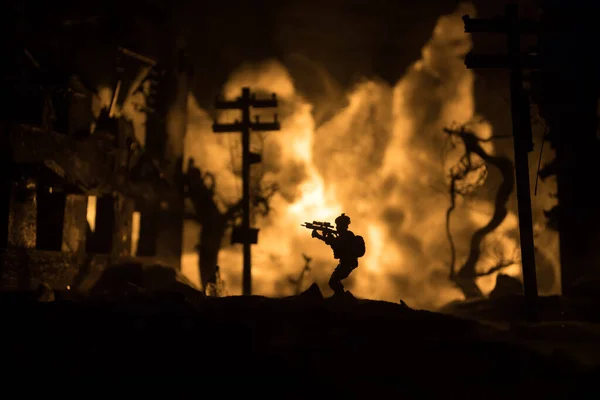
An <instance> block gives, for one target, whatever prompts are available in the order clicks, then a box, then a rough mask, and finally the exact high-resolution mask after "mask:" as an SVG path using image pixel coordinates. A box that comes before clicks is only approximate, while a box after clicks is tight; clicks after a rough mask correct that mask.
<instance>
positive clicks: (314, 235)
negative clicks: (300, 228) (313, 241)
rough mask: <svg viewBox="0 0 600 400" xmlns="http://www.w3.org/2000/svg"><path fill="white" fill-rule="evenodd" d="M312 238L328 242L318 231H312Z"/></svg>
mask: <svg viewBox="0 0 600 400" xmlns="http://www.w3.org/2000/svg"><path fill="white" fill-rule="evenodd" d="M312 237H314V238H317V239H319V240H323V241H325V240H326V239H325V237H324V236H323V235H320V234H319V232H317V231H316V229H315V230H313V231H312Z"/></svg>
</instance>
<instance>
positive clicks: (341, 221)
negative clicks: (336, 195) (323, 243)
mask: <svg viewBox="0 0 600 400" xmlns="http://www.w3.org/2000/svg"><path fill="white" fill-rule="evenodd" d="M335 224H336V225H340V226H346V227H347V226H348V225H350V217H349V216H347V215H346V214H343V213H342V215H340V216H339V217H337V218H336V219H335Z"/></svg>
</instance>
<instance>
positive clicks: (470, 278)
mask: <svg viewBox="0 0 600 400" xmlns="http://www.w3.org/2000/svg"><path fill="white" fill-rule="evenodd" d="M444 131H445V132H446V133H448V134H449V135H454V136H455V137H458V138H460V139H461V140H462V142H463V143H464V145H465V155H463V157H462V158H461V161H460V162H459V165H458V168H457V169H455V170H454V171H451V174H453V175H452V176H453V179H455V180H456V181H457V180H458V179H459V178H461V177H466V175H467V174H468V173H469V171H473V168H474V167H473V163H472V161H471V155H477V156H479V158H481V160H483V162H484V163H486V164H490V165H493V166H495V167H496V168H498V169H499V170H500V173H501V174H502V178H503V179H502V182H501V184H500V187H499V188H498V192H497V194H496V199H495V201H494V213H493V215H492V217H491V219H490V221H489V222H488V223H487V224H486V225H485V226H483V227H482V228H480V229H478V230H477V231H475V233H474V234H473V236H472V237H471V243H470V251H469V256H468V257H467V260H466V261H465V263H464V264H463V265H462V267H461V268H460V270H459V272H458V274H454V268H455V267H454V266H451V270H450V271H451V277H452V278H453V280H454V282H455V283H456V284H457V285H458V286H459V287H460V289H461V290H462V291H463V293H464V294H465V297H467V298H470V297H481V296H482V292H481V289H479V287H478V286H477V284H476V283H475V278H476V277H477V276H478V274H477V271H476V265H477V262H478V261H479V259H480V257H481V245H482V242H483V240H484V238H485V237H486V236H487V235H488V234H489V233H491V232H493V231H494V230H495V229H496V228H498V227H499V226H500V225H501V224H502V222H503V221H504V219H505V218H506V215H507V214H508V209H507V203H508V199H509V197H510V195H511V193H512V191H513V188H514V175H513V164H512V161H511V160H510V159H508V158H506V157H502V156H491V155H489V154H488V153H486V152H485V150H484V149H483V148H482V147H481V145H480V143H481V142H482V140H481V139H480V138H478V137H477V136H476V135H475V134H474V133H473V132H470V131H468V130H467V129H466V128H465V127H464V126H463V127H460V128H458V129H449V128H446V129H444ZM451 190H453V191H454V192H455V193H456V186H455V187H454V188H453V189H451ZM451 207H452V209H454V208H453V205H452V204H451ZM450 211H452V210H450ZM446 224H447V233H448V234H449V215H448V213H447V216H446ZM452 245H453V243H452V242H451V247H452ZM452 260H453V261H454V260H455V256H453V258H452ZM503 268H504V267H503Z"/></svg>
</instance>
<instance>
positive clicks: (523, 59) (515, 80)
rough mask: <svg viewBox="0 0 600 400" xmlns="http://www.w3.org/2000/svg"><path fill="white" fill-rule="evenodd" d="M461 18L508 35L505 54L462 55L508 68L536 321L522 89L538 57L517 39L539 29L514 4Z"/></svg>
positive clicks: (472, 26)
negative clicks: (498, 12)
mask: <svg viewBox="0 0 600 400" xmlns="http://www.w3.org/2000/svg"><path fill="white" fill-rule="evenodd" d="M463 21H464V23H465V32H466V33H476V32H477V33H480V32H481V33H501V34H505V35H506V38H507V45H508V55H475V54H468V55H467V57H466V58H465V65H466V66H467V68H469V69H474V68H508V69H509V70H510V103H511V114H512V130H513V143H514V153H515V172H516V177H517V206H518V212H519V236H520V239H521V263H522V268H523V286H524V292H525V293H524V294H525V301H526V306H527V315H528V318H529V319H530V320H535V319H537V303H538V290H537V276H536V268H535V247H534V240H533V221H532V220H533V217H532V211H531V192H530V183H529V160H528V153H529V152H531V151H533V137H532V133H531V122H530V113H529V102H528V100H527V97H526V95H525V90H524V88H523V74H522V69H523V68H538V67H539V59H538V58H537V56H531V55H522V54H521V49H520V47H521V40H520V39H521V34H525V33H529V34H531V33H537V32H539V26H538V24H537V23H536V22H535V21H528V20H522V21H520V20H519V18H518V8H517V5H516V4H508V5H506V14H505V16H504V17H498V18H494V19H471V18H469V16H468V15H465V16H464V17H463Z"/></svg>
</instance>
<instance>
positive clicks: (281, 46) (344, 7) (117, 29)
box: [5, 0, 534, 103]
mask: <svg viewBox="0 0 600 400" xmlns="http://www.w3.org/2000/svg"><path fill="white" fill-rule="evenodd" d="M521 2H522V3H523V2H525V3H534V0H521ZM92 3H93V4H92ZM175 3H176V2H171V1H158V0H157V1H151V0H144V1H127V0H126V1H114V0H111V1H104V2H102V1H99V2H79V1H72V0H69V1H65V0H60V1H57V2H38V1H35V2H34V1H31V0H25V1H19V2H15V4H14V5H13V6H12V7H13V10H12V12H13V13H14V14H13V15H15V16H16V18H14V19H13V22H16V25H17V26H16V27H11V24H10V23H9V24H7V26H5V28H8V29H7V33H8V35H9V36H10V35H12V36H13V37H15V38H16V39H20V40H22V41H23V42H25V43H27V44H28V46H29V47H30V48H33V49H35V51H36V53H35V54H36V56H37V57H39V58H40V59H41V60H45V59H48V60H50V59H54V62H65V61H64V60H67V59H68V60H69V62H73V63H74V68H76V69H78V70H80V71H81V70H85V72H84V74H87V75H88V76H89V78H88V79H89V80H90V82H92V83H93V84H96V83H97V82H98V81H99V80H102V79H104V78H106V77H107V76H109V75H110V74H111V73H112V69H113V66H112V62H113V61H114V50H113V49H114V48H115V47H116V46H117V45H119V44H120V45H125V46H129V47H131V48H133V49H135V50H137V51H139V52H142V53H145V54H148V55H151V56H155V57H159V58H167V57H168V56H169V54H168V51H169V50H171V49H172V48H173V44H172V43H173V37H174V35H175V32H177V31H179V32H181V33H183V34H184V36H185V37H186V40H187V42H188V43H187V44H188V49H189V52H190V55H191V56H192V60H193V63H194V65H195V72H196V87H195V93H196V95H197V97H199V100H200V101H201V103H204V102H209V101H212V99H213V98H214V95H215V94H216V92H218V91H219V88H220V87H221V85H222V84H223V82H224V81H225V80H226V78H227V76H228V75H229V74H230V72H231V71H232V69H234V68H236V67H238V66H239V65H240V64H241V63H242V62H244V61H253V60H262V59H266V58H272V57H275V58H279V59H281V60H282V61H284V62H287V60H289V58H290V57H291V56H292V55H294V54H302V55H303V56H305V57H308V58H309V59H310V60H311V61H312V62H314V63H317V64H319V65H320V66H323V67H324V68H325V70H327V71H328V72H329V73H330V74H331V75H332V76H333V77H334V79H335V80H336V81H338V82H339V83H340V84H341V85H342V86H343V87H347V86H349V85H350V84H351V83H352V82H353V81H354V80H355V79H356V78H358V77H361V76H379V77H381V78H384V79H386V80H388V81H390V82H394V81H396V80H397V79H398V78H399V77H400V76H401V75H402V74H403V72H404V71H405V69H406V67H407V66H408V65H409V64H410V63H411V62H412V61H414V60H416V59H417V58H418V57H419V54H420V50H421V48H422V46H423V45H424V44H425V42H426V41H427V40H428V39H429V37H430V36H431V32H432V29H433V27H434V24H435V21H436V19H437V18H438V17H439V16H440V15H442V14H445V13H449V12H451V11H452V10H453V9H454V8H455V6H456V4H457V1H453V0H427V1H409V0H405V1H390V0H346V1H342V0H285V1H274V0H263V1H247V0H227V1H221V2H208V1H184V2H177V3H180V5H179V6H178V7H179V8H175V6H174V4H175ZM474 3H475V5H476V6H477V7H478V9H479V10H480V14H481V15H486V16H488V15H489V16H492V15H494V14H497V13H501V12H502V7H503V2H502V1H484V0H477V1H475V2H474ZM6 15H10V12H9V13H7V14H6ZM485 36H489V35H485ZM481 40H484V41H486V40H492V41H493V40H495V39H494V38H479V41H481ZM44 53H45V54H44ZM292 73H294V72H293V71H292Z"/></svg>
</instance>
